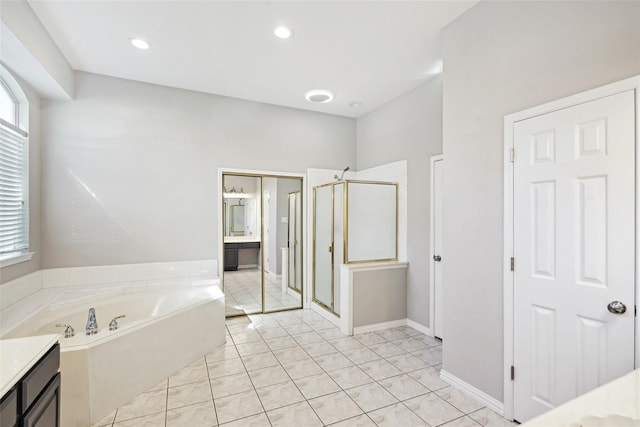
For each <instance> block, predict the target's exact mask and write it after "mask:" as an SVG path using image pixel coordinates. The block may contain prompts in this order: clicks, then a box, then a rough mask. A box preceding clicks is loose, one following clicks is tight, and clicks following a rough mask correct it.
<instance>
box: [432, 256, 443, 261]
mask: <svg viewBox="0 0 640 427" xmlns="http://www.w3.org/2000/svg"><path fill="white" fill-rule="evenodd" d="M433 260H434V261H435V262H440V261H442V257H441V256H440V255H434V256H433Z"/></svg>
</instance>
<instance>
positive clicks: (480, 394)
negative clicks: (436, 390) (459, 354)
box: [440, 369, 504, 416]
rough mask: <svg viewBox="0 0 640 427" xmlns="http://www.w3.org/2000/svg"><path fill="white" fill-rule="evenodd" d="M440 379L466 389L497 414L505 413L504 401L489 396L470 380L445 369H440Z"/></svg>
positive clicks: (470, 394)
mask: <svg viewBox="0 0 640 427" xmlns="http://www.w3.org/2000/svg"><path fill="white" fill-rule="evenodd" d="M440 379H441V380H442V381H444V382H446V383H448V384H451V385H452V386H454V387H455V388H457V389H460V390H462V391H464V392H465V393H467V394H468V395H469V396H471V397H473V398H474V399H476V400H477V401H478V402H480V403H483V404H484V405H485V406H486V407H487V408H489V409H491V410H492V411H494V412H496V413H497V414H499V415H501V416H502V415H504V403H502V402H500V401H499V400H497V399H495V398H493V397H491V396H489V395H488V394H487V393H485V392H484V391H482V390H479V389H477V388H476V387H474V386H472V385H471V384H469V383H468V382H466V381H463V380H461V379H460V378H458V377H456V376H455V375H453V374H451V373H449V372H447V371H445V370H444V369H441V370H440Z"/></svg>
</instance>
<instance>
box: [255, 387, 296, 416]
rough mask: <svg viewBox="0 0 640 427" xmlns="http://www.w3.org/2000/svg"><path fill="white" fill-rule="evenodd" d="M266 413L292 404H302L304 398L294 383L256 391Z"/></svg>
mask: <svg viewBox="0 0 640 427" xmlns="http://www.w3.org/2000/svg"><path fill="white" fill-rule="evenodd" d="M256 392H257V393H258V397H259V398H260V401H261V402H262V406H263V407H264V409H265V411H270V410H272V409H277V408H280V407H282V406H287V405H290V404H292V403H297V402H301V401H303V400H304V396H303V395H302V393H300V391H299V390H298V387H296V385H295V384H294V382H293V381H288V382H286V383H282V384H275V385H272V386H269V387H263V388H259V389H257V390H256Z"/></svg>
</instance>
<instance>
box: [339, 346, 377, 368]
mask: <svg viewBox="0 0 640 427" xmlns="http://www.w3.org/2000/svg"><path fill="white" fill-rule="evenodd" d="M342 354H344V355H345V356H346V357H347V358H348V359H349V360H351V361H352V362H353V363H355V364H360V363H366V362H371V361H373V360H376V359H380V356H378V354H376V353H375V352H374V351H372V350H370V349H368V348H367V347H365V346H362V348H356V349H351V350H345V351H343V352H342Z"/></svg>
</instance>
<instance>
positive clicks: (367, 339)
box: [353, 332, 386, 346]
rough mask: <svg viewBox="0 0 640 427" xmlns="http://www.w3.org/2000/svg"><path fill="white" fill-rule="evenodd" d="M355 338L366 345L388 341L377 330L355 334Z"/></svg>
mask: <svg viewBox="0 0 640 427" xmlns="http://www.w3.org/2000/svg"><path fill="white" fill-rule="evenodd" d="M353 339H355V340H357V341H358V342H359V343H361V344H364V345H367V346H368V345H373V344H380V343H383V342H385V341H386V339H385V338H384V337H382V336H380V335H378V334H377V333H375V332H368V333H366V334H357V335H354V336H353Z"/></svg>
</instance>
